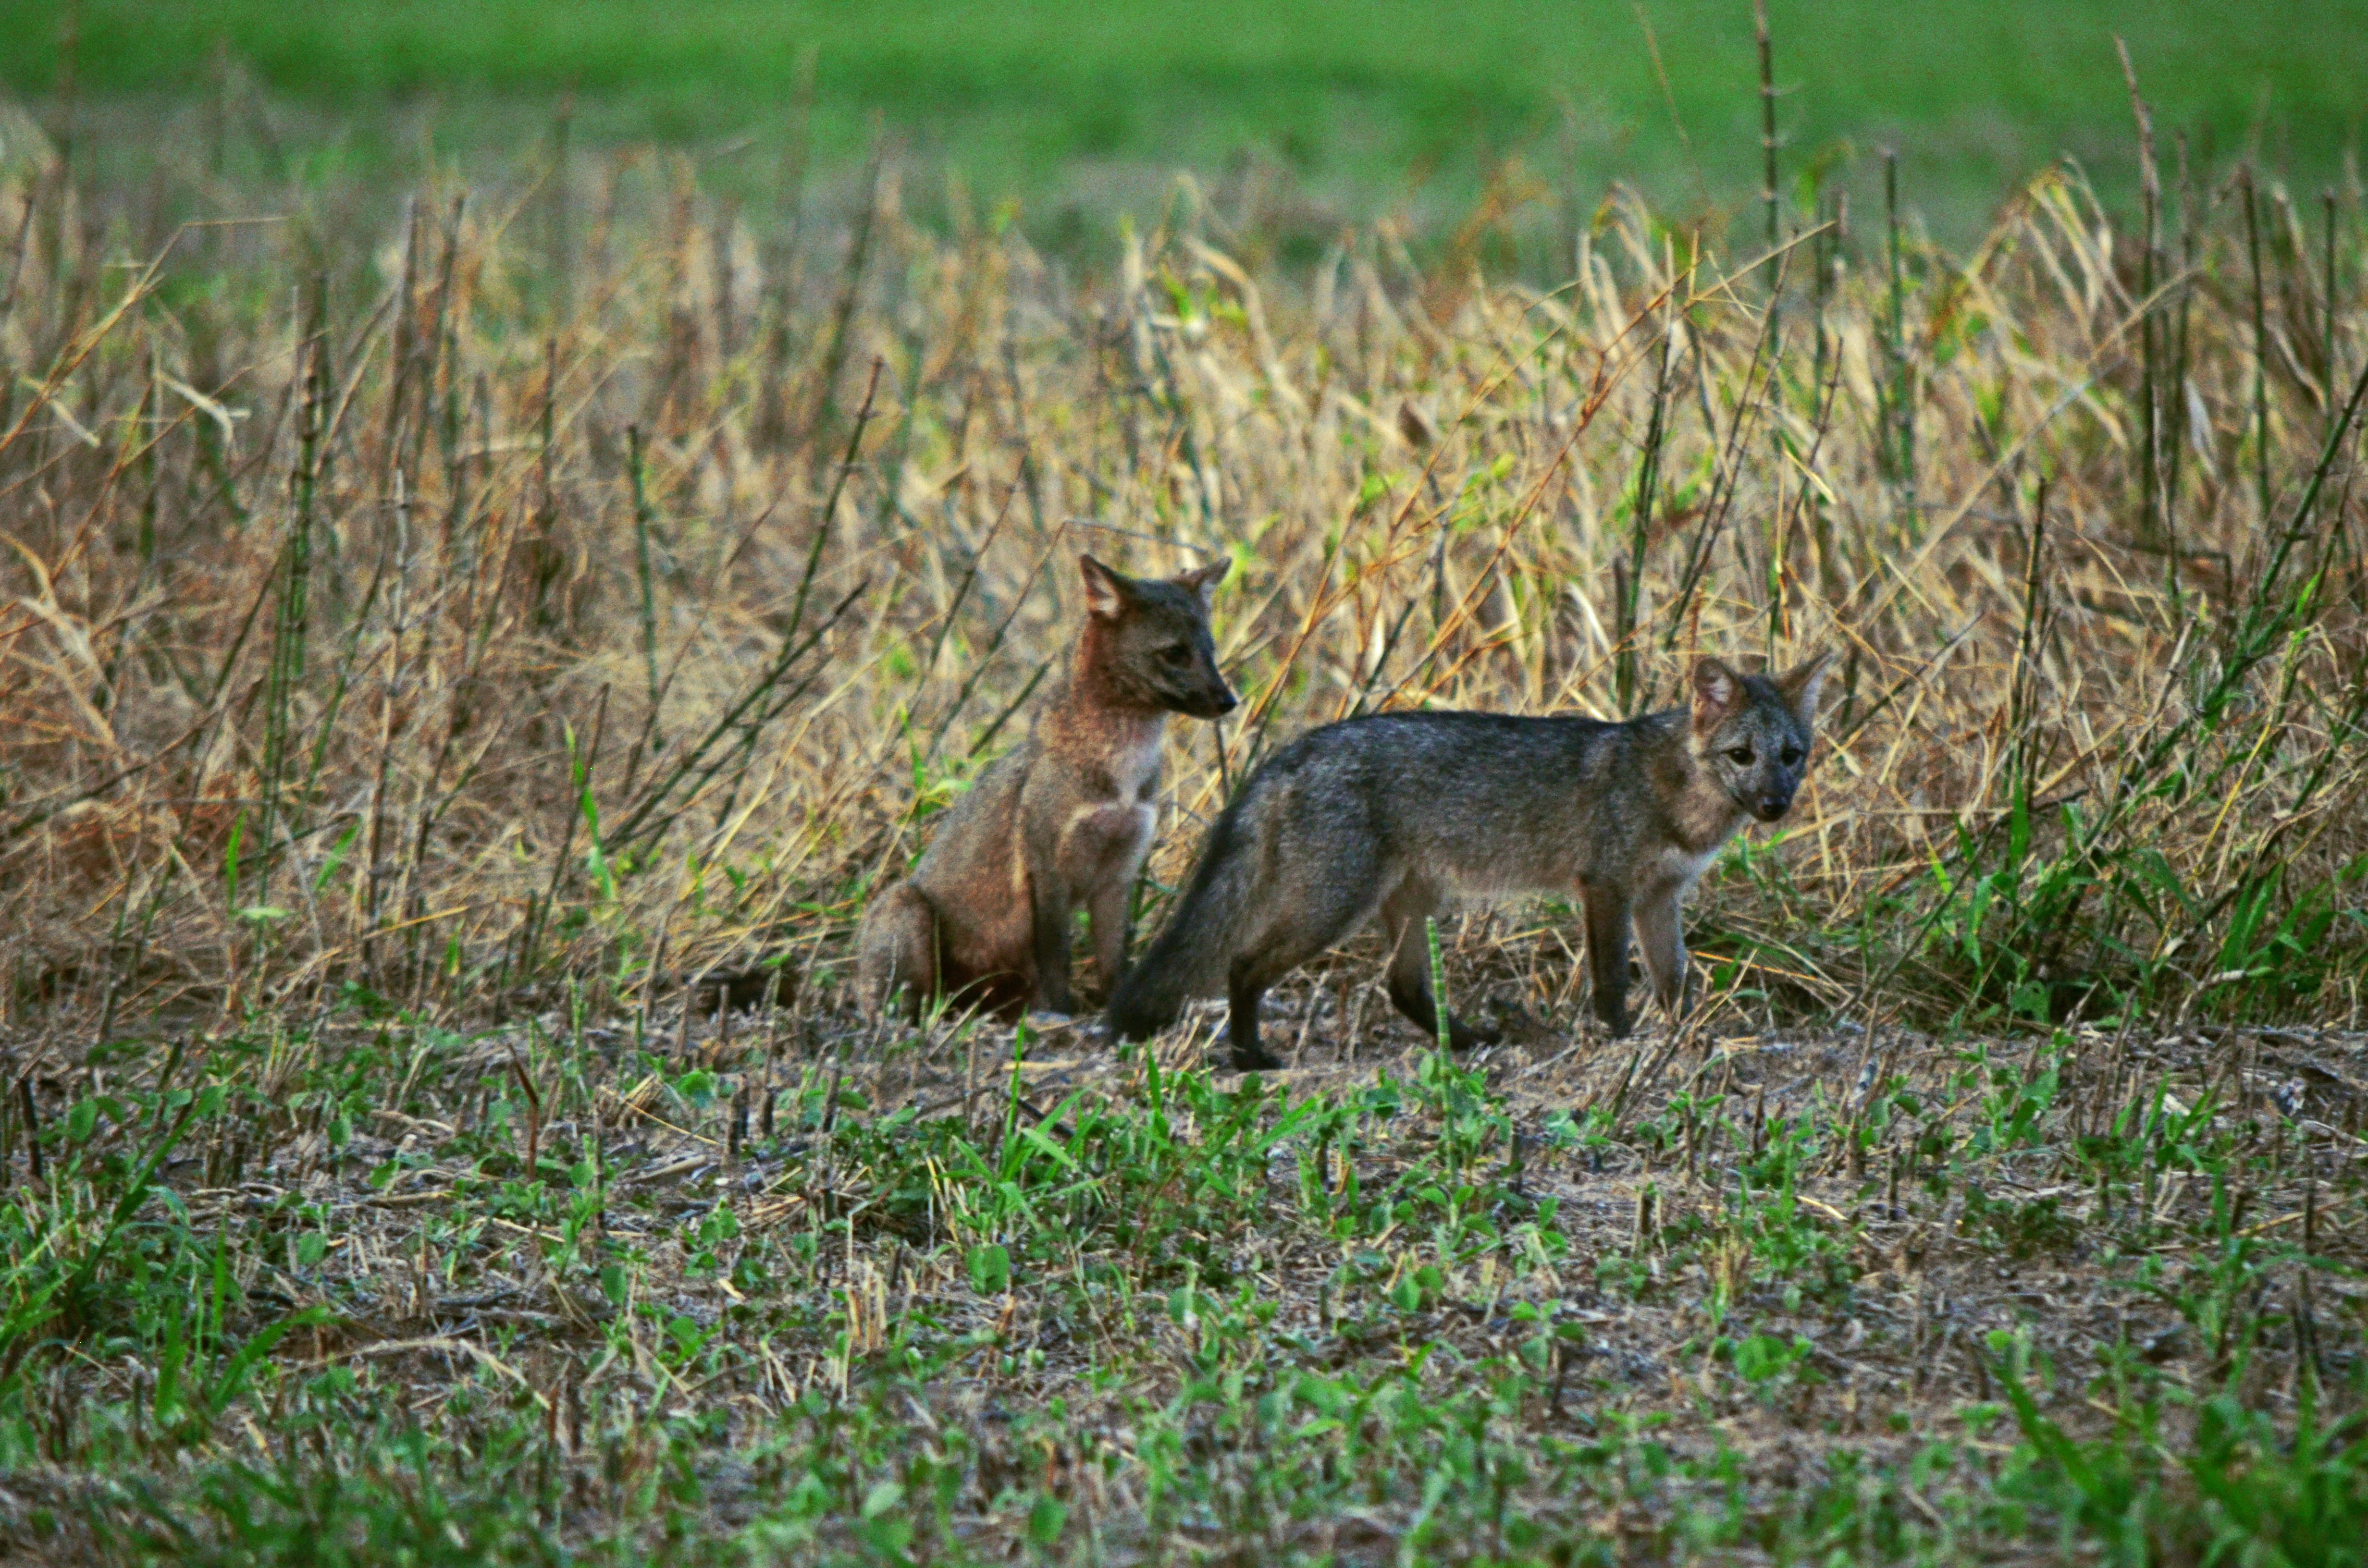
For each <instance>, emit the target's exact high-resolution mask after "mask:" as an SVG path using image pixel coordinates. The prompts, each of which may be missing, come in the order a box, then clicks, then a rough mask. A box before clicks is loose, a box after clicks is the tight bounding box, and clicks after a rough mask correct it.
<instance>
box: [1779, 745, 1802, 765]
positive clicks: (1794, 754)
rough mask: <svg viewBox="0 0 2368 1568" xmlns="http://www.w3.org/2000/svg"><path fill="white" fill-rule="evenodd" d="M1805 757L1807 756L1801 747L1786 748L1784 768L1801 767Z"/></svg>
mask: <svg viewBox="0 0 2368 1568" xmlns="http://www.w3.org/2000/svg"><path fill="white" fill-rule="evenodd" d="M1805 755H1807V754H1805V753H1804V752H1803V751H1802V750H1801V748H1800V747H1799V746H1786V747H1785V748H1784V766H1785V767H1797V766H1799V764H1800V761H1801V758H1802V757H1803V756H1805Z"/></svg>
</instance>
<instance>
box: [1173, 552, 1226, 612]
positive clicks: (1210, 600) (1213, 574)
mask: <svg viewBox="0 0 2368 1568" xmlns="http://www.w3.org/2000/svg"><path fill="white" fill-rule="evenodd" d="M1233 569H1234V563H1233V562H1231V561H1228V560H1225V559H1224V558H1223V557H1220V558H1219V559H1217V560H1215V561H1212V562H1209V564H1207V565H1206V566H1201V567H1197V568H1195V569H1194V570H1192V571H1190V572H1179V573H1178V574H1176V585H1177V586H1178V587H1179V588H1182V589H1185V590H1186V591H1187V592H1190V593H1193V594H1197V595H1199V596H1200V598H1201V608H1202V609H1207V608H1209V607H1210V606H1211V605H1213V604H1215V603H1216V602H1217V585H1219V584H1220V583H1223V582H1224V580H1225V574H1227V573H1229V572H1231V571H1232V570H1233Z"/></svg>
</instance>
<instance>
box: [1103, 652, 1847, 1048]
mask: <svg viewBox="0 0 2368 1568" xmlns="http://www.w3.org/2000/svg"><path fill="white" fill-rule="evenodd" d="M1825 666H1826V656H1825V655H1823V654H1820V655H1818V656H1817V657H1816V658H1814V659H1811V660H1810V661H1809V662H1807V663H1806V664H1804V665H1800V666H1799V667H1798V668H1796V669H1793V670H1791V671H1789V672H1787V673H1785V674H1783V675H1780V676H1763V675H1741V674H1738V673H1736V671H1735V670H1733V669H1731V668H1729V667H1728V666H1727V665H1724V664H1722V663H1720V662H1719V661H1718V660H1716V659H1711V658H1705V659H1702V660H1700V661H1699V662H1697V663H1696V664H1695V665H1694V666H1693V672H1692V683H1691V684H1692V702H1691V708H1690V709H1689V708H1672V709H1669V710H1666V711H1663V712H1659V713H1650V714H1646V715H1645V716H1643V717H1641V718H1636V719H1631V720H1629V721H1627V722H1625V723H1607V722H1602V721H1599V720H1594V719H1579V718H1540V719H1531V718H1517V717H1515V716H1513V715H1510V714H1501V713H1381V714H1373V715H1370V716H1368V717H1365V718H1360V719H1349V720H1346V721H1344V722H1340V723H1337V724H1327V725H1326V726H1325V727H1323V728H1322V729H1320V730H1315V731H1312V732H1310V733H1307V734H1305V735H1303V736H1301V737H1300V738H1299V739H1298V740H1296V741H1294V742H1292V744H1290V745H1289V746H1286V747H1285V748H1283V749H1282V750H1281V752H1278V753H1277V754H1276V755H1275V756H1273V757H1272V758H1271V759H1270V760H1269V761H1268V763H1267V764H1266V765H1265V766H1264V767H1260V768H1259V769H1258V772H1257V773H1256V774H1255V775H1253V776H1252V777H1251V778H1250V780H1249V782H1248V783H1247V784H1245V785H1244V786H1243V787H1242V790H1241V793H1240V794H1239V795H1237V796H1236V797H1235V799H1234V801H1233V802H1232V804H1230V805H1228V806H1227V807H1226V808H1225V811H1224V814H1223V815H1222V816H1220V817H1219V818H1218V819H1217V824H1216V825H1215V826H1214V827H1213V828H1212V829H1211V830H1210V832H1209V838H1208V843H1207V844H1206V846H1204V847H1203V848H1202V849H1201V861H1200V864H1199V866H1198V867H1196V868H1195V869H1194V870H1193V873H1192V879H1191V881H1190V883H1189V884H1188V886H1187V888H1186V890H1185V892H1184V895H1183V897H1182V899H1181V900H1179V901H1178V903H1177V906H1176V911H1175V914H1174V915H1172V916H1171V917H1170V918H1169V920H1168V922H1167V929H1166V930H1165V931H1163V932H1162V933H1161V934H1160V936H1159V937H1158V939H1157V940H1156V941H1155V942H1154V943H1153V944H1152V945H1151V947H1150V948H1149V949H1146V950H1145V951H1144V955H1143V957H1142V959H1141V960H1138V961H1137V963H1136V964H1135V966H1134V967H1133V969H1132V970H1130V971H1128V972H1127V974H1126V977H1125V978H1124V979H1123V980H1122V981H1121V983H1120V984H1119V987H1118V991H1117V993H1116V994H1114V995H1113V996H1112V997H1111V998H1110V1029H1111V1032H1112V1033H1113V1034H1114V1035H1115V1036H1116V1037H1117V1038H1119V1039H1121V1040H1131V1039H1140V1038H1142V1037H1144V1035H1147V1034H1151V1033H1153V1032H1156V1030H1158V1029H1160V1028H1165V1027H1166V1026H1167V1025H1168V1024H1170V1023H1172V1022H1174V1021H1175V1019H1176V1017H1177V1016H1178V1013H1180V1012H1181V1011H1182V1009H1183V1005H1184V1003H1185V1001H1186V999H1187V998H1189V997H1192V996H1199V995H1212V994H1218V993H1220V992H1223V993H1224V994H1226V995H1227V996H1228V997H1229V999H1230V1001H1231V1004H1232V1015H1231V1019H1230V1022H1229V1024H1228V1026H1227V1035H1228V1037H1229V1040H1230V1043H1231V1045H1232V1048H1233V1058H1234V1062H1235V1065H1236V1066H1238V1067H1241V1068H1243V1069H1245V1070H1247V1069H1249V1068H1252V1067H1264V1068H1271V1067H1273V1066H1275V1065H1276V1062H1275V1059H1274V1058H1273V1057H1272V1056H1270V1055H1269V1054H1268V1053H1267V1051H1265V1050H1264V1048H1263V1047H1262V1046H1260V1044H1259V1042H1258V998H1259V996H1260V994H1262V993H1263V992H1264V991H1265V990H1266V988H1267V987H1268V986H1269V985H1271V984H1273V983H1275V982H1276V981H1277V980H1280V979H1281V977H1282V976H1283V975H1285V974H1288V973H1289V972H1290V971H1292V970H1293V969H1296V968H1297V967H1298V966H1299V965H1301V964H1303V963H1304V962H1306V961H1307V960H1309V959H1311V958H1314V957H1315V955H1316V954H1318V953H1320V952H1322V951H1323V950H1324V949H1326V948H1328V947H1330V946H1331V945H1332V944H1334V943H1335V942H1338V941H1339V940H1341V939H1342V938H1344V937H1348V936H1349V935H1350V934H1351V933H1353V932H1355V931H1356V930H1357V929H1358V928H1359V927H1360V926H1362V925H1364V923H1365V922H1366V921H1367V920H1368V919H1370V918H1372V916H1373V915H1377V914H1378V915H1380V916H1381V918H1382V924H1383V929H1384V930H1385V931H1386V933H1387V935H1388V937H1389V942H1390V966H1389V984H1390V999H1391V1000H1392V1001H1393V1002H1395V1003H1396V1004H1397V1006H1398V1010H1399V1011H1400V1012H1402V1013H1404V1014H1405V1015H1406V1017H1409V1018H1411V1019H1413V1020H1414V1021H1415V1023H1416V1024H1417V1025H1418V1026H1420V1027H1421V1028H1423V1029H1424V1030H1426V1031H1432V1030H1435V1029H1436V1028H1438V1017H1437V1014H1436V1013H1435V1012H1434V1010H1433V1006H1432V998H1431V994H1430V985H1429V951H1428V945H1427V943H1426V940H1425V936H1424V922H1425V919H1426V917H1428V916H1429V915H1435V914H1437V913H1439V912H1440V910H1442V909H1444V908H1445V907H1446V906H1447V905H1448V903H1450V901H1451V900H1452V899H1453V898H1455V897H1456V896H1457V895H1460V894H1463V895H1490V894H1498V895H1502V894H1514V893H1526V892H1573V891H1576V892H1577V893H1578V894H1579V895H1580V896H1581V897H1582V898H1583V899H1584V901H1585V903H1586V907H1587V947H1588V959H1589V967H1590V969H1591V970H1592V971H1593V974H1594V980H1595V1011H1596V1015H1597V1017H1600V1019H1601V1020H1602V1021H1603V1023H1604V1025H1605V1026H1606V1027H1607V1028H1609V1029H1610V1030H1611V1033H1612V1034H1613V1035H1615V1036H1617V1035H1622V1034H1625V1033H1626V1032H1627V1030H1628V1023H1629V1017H1628V926H1629V923H1630V922H1631V921H1632V920H1633V921H1634V923H1635V926H1636V933H1637V936H1638V937H1641V938H1642V941H1643V946H1644V951H1645V970H1646V971H1647V972H1648V973H1649V974H1650V976H1651V978H1652V982H1653V990H1654V993H1655V994H1656V995H1657V996H1658V997H1659V999H1660V1002H1661V1006H1662V1007H1663V1008H1664V1009H1665V1010H1666V1011H1668V1013H1669V1014H1670V1016H1671V1017H1672V1019H1674V1018H1675V1017H1677V1016H1678V1014H1679V1012H1680V1010H1681V1009H1682V1006H1683V1004H1684V999H1685V981H1686V949H1685V944H1684V941H1683V939H1682V937H1681V936H1680V934H1679V926H1678V904H1679V900H1681V899H1682V898H1683V897H1684V896H1685V893H1686V891H1687V889H1689V888H1690V887H1691V886H1692V884H1693V881H1694V879H1695V878H1696V877H1698V876H1700V875H1701V874H1702V869H1703V868H1704V867H1706V866H1707V865H1709V864H1710V861H1711V859H1712V858H1713V856H1715V855H1716V854H1717V853H1718V849H1719V846H1721V845H1723V844H1725V842H1726V841H1727V839H1728V838H1730V837H1732V836H1733V835H1734V834H1735V832H1736V829H1737V828H1739V827H1741V826H1742V825H1743V822H1744V819H1745V818H1747V817H1757V818H1758V819H1759V820H1760V821H1761V822H1774V821H1776V820H1777V819H1778V818H1779V817H1782V815H1783V814H1784V813H1785V812H1787V811H1788V810H1790V809H1791V808H1792V804H1793V791H1794V790H1798V789H1799V788H1800V784H1801V778H1802V774H1803V772H1804V767H1805V765H1806V763H1807V761H1808V756H1809V746H1810V744H1811V741H1812V738H1813V736H1812V725H1813V723H1814V722H1815V720H1816V710H1817V688H1818V686H1819V685H1820V684H1821V682H1822V681H1823V679H1824V676H1825ZM1449 1029H1450V1035H1451V1040H1452V1044H1453V1045H1454V1046H1455V1047H1456V1049H1458V1050H1463V1049H1467V1048H1469V1047H1471V1046H1473V1045H1475V1044H1483V1043H1486V1042H1487V1041H1489V1040H1493V1039H1495V1038H1497V1035H1496V1033H1495V1032H1494V1031H1484V1030H1479V1029H1474V1028H1471V1027H1470V1026H1468V1025H1466V1024H1463V1023H1462V1022H1460V1021H1453V1020H1451V1022H1450V1025H1449Z"/></svg>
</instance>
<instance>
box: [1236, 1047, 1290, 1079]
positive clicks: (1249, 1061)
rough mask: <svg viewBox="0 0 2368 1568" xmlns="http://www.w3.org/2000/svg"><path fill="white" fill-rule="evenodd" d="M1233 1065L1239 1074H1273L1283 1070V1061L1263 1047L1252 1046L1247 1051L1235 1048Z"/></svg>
mask: <svg viewBox="0 0 2368 1568" xmlns="http://www.w3.org/2000/svg"><path fill="white" fill-rule="evenodd" d="M1233 1063H1234V1069H1235V1072H1239V1073H1273V1072H1276V1071H1279V1070H1280V1069H1281V1066H1282V1059H1281V1057H1279V1056H1277V1055H1275V1053H1274V1052H1272V1051H1269V1050H1268V1049H1267V1048H1266V1047H1265V1046H1263V1045H1254V1046H1251V1047H1250V1048H1249V1049H1248V1050H1247V1051H1244V1050H1243V1049H1242V1048H1241V1047H1240V1046H1235V1047H1234V1050H1233Z"/></svg>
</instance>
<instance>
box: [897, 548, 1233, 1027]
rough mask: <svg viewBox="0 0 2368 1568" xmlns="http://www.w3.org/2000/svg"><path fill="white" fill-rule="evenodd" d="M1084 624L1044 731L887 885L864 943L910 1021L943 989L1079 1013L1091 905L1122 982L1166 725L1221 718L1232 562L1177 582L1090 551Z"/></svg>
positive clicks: (1102, 945) (991, 771)
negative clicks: (1216, 637)
mask: <svg viewBox="0 0 2368 1568" xmlns="http://www.w3.org/2000/svg"><path fill="white" fill-rule="evenodd" d="M1077 570H1078V572H1079V574H1081V575H1082V577H1083V579H1084V584H1085V591H1086V618H1085V622H1084V624H1083V625H1082V626H1080V627H1079V628H1078V630H1077V641H1076V646H1075V647H1074V648H1073V649H1072V650H1071V652H1070V654H1069V667H1068V669H1067V670H1066V671H1065V672H1064V674H1063V675H1062V676H1061V677H1060V679H1059V681H1058V683H1057V684H1056V685H1054V686H1053V688H1052V689H1051V690H1050V691H1048V692H1047V693H1046V694H1045V695H1044V697H1043V698H1042V699H1040V700H1039V701H1038V704H1037V706H1036V710H1035V715H1034V718H1033V720H1032V722H1030V726H1029V733H1028V738H1027V740H1025V741H1024V742H1022V743H1021V744H1019V746H1018V747H1016V748H1015V749H1014V750H1012V751H1011V752H1010V753H1009V754H1008V755H1007V756H1003V757H1000V758H998V759H997V760H996V762H995V764H994V765H993V766H992V767H988V768H987V769H986V771H985V772H984V773H982V774H980V775H979V777H978V781H977V782H976V783H975V784H973V786H972V787H971V789H970V791H969V792H968V793H967V794H965V795H963V796H962V799H961V800H960V801H957V802H956V803H955V805H954V806H953V807H952V809H951V810H950V811H948V812H946V814H945V817H944V819H943V821H942V822H941V823H940V824H939V827H938V832H937V837H936V839H935V840H934V841H933V842H932V843H931V844H930V846H929V847H928V852H927V853H926V854H924V855H923V856H922V857H921V858H920V859H919V861H918V862H917V863H916V864H915V865H914V867H913V870H912V874H911V875H910V876H908V877H906V878H905V881H901V882H896V883H894V884H893V885H891V886H889V887H887V888H884V889H882V891H881V892H879V893H878V894H877V895H876V896H874V897H873V899H872V901H871V907H870V908H868V909H866V910H865V911H864V912H863V924H862V926H861V928H860V930H859V931H858V932H857V935H856V966H857V980H858V983H859V985H860V988H861V991H862V993H863V995H864V997H865V999H866V1002H867V1004H868V1005H870V1006H875V1007H878V1006H886V1005H888V1004H889V1003H890V1002H891V1001H892V1000H894V999H896V998H898V997H899V996H901V998H902V1007H903V1010H904V1011H905V1014H906V1016H907V1017H912V1016H916V1014H917V1013H918V1011H919V1009H920V1008H921V1006H923V1005H924V1004H926V1003H928V1001H930V1000H932V999H934V998H937V997H939V996H944V997H948V998H950V999H951V1000H952V1001H953V1002H955V1003H956V1004H957V1005H961V1004H966V1003H973V1002H975V1003H978V1004H980V1005H983V1006H986V1007H988V1008H991V1009H993V1010H996V1011H998V1012H1003V1013H1007V1014H1008V1013H1013V1012H1018V1011H1019V1010H1022V1009H1025V1008H1030V1007H1034V1008H1042V1009H1044V1010H1046V1011H1050V1012H1055V1013H1066V1012H1069V1011H1070V1010H1071V1009H1072V1006H1073V1005H1074V1004H1073V1002H1072V1000H1071V994H1070V987H1069V936H1070V928H1071V926H1072V924H1073V921H1074V918H1075V916H1076V911H1077V910H1078V909H1079V908H1080V907H1083V908H1084V909H1085V911H1086V912H1087V918H1088V919H1089V920H1090V921H1091V922H1092V924H1093V950H1094V957H1095V960H1096V963H1097V965H1098V966H1099V969H1100V971H1101V983H1102V984H1103V985H1104V986H1105V987H1109V986H1111V985H1114V984H1116V983H1117V981H1118V971H1119V965H1120V963H1121V960H1122V959H1123V957H1124V955H1125V952H1126V917H1127V897H1128V892H1129V891H1130V889H1131V888H1132V887H1133V882H1134V877H1135V873H1136V872H1137V871H1138V870H1140V869H1142V866H1143V858H1144V855H1145V854H1147V853H1149V851H1150V848H1151V836H1152V830H1153V828H1154V827H1155V826H1156V824H1157V821H1158V810H1157V807H1156V803H1155V802H1156V799H1157V796H1158V789H1159V746H1160V739H1161V736H1162V734H1163V733H1164V732H1165V731H1166V729H1167V715H1169V714H1170V713H1186V714H1190V715H1191V716H1193V717H1194V718H1200V719H1214V718H1218V717H1220V716H1222V715H1224V714H1225V713H1228V712H1230V711H1232V710H1233V708H1234V706H1235V698H1234V694H1233V692H1232V691H1231V690H1230V689H1229V688H1228V687H1226V685H1225V679H1224V676H1222V675H1220V674H1219V673H1218V671H1217V650H1216V645H1215V644H1214V642H1212V641H1211V639H1210V635H1209V604H1210V600H1211V598H1212V596H1213V595H1214V594H1215V592H1216V588H1217V585H1218V584H1219V583H1221V582H1223V581H1224V575H1225V571H1226V564H1225V563H1224V562H1217V563H1215V564H1213V565H1210V566H1204V567H1202V568H1201V569H1200V570H1199V571H1197V572H1187V573H1185V574H1183V575H1182V576H1180V577H1175V578H1171V579H1169V580H1167V581H1165V582H1158V581H1149V580H1142V579H1137V578H1133V577H1125V576H1121V575H1120V574H1118V573H1116V572H1113V571H1112V570H1110V568H1109V567H1107V566H1105V565H1103V564H1102V563H1101V562H1099V561H1096V560H1095V559H1094V558H1093V557H1092V556H1090V555H1084V556H1079V557H1078V558H1077Z"/></svg>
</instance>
